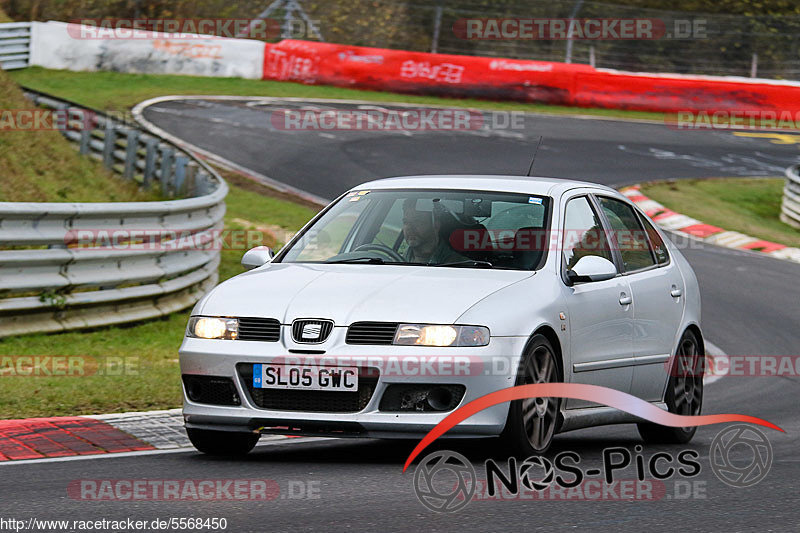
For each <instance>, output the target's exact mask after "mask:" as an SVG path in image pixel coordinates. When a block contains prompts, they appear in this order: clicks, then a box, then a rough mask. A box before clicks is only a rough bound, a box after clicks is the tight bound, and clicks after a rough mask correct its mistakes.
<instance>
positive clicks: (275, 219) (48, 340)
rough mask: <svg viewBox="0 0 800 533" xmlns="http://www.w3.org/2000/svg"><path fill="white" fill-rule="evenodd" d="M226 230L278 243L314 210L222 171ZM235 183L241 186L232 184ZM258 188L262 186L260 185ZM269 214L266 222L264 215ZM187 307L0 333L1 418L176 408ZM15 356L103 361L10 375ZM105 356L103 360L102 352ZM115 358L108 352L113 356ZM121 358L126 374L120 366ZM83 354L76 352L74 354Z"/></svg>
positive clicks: (232, 254) (232, 269)
mask: <svg viewBox="0 0 800 533" xmlns="http://www.w3.org/2000/svg"><path fill="white" fill-rule="evenodd" d="M225 177H226V178H227V179H228V183H229V185H230V186H231V192H230V194H229V195H228V198H227V201H226V203H227V212H226V215H225V227H226V229H244V230H253V229H256V230H261V233H258V234H259V235H263V236H264V242H265V244H270V245H276V244H277V245H280V244H281V240H282V238H281V234H282V233H283V232H295V231H297V230H298V229H299V228H300V227H301V226H302V225H303V224H304V223H305V222H306V221H307V220H308V219H309V218H311V217H312V216H313V215H314V214H315V212H316V209H313V208H310V207H307V206H302V205H298V204H296V203H294V202H289V201H287V200H284V199H281V198H275V197H270V196H265V194H269V192H270V190H269V189H267V188H266V187H262V186H261V185H258V184H255V183H252V182H250V181H249V180H244V179H243V178H238V177H236V176H235V175H229V174H226V175H225ZM237 183H240V185H237ZM262 189H263V190H262ZM264 220H268V221H269V222H270V224H269V225H264V223H263V221H264ZM243 253H244V250H241V249H231V248H228V249H225V248H223V251H222V263H221V265H220V268H219V272H220V280H223V279H227V278H229V277H231V276H234V275H236V274H238V273H240V272H242V267H241V266H240V265H239V261H240V260H241V257H242V254H243ZM188 317H189V310H186V311H183V312H180V313H173V314H171V315H169V316H167V317H164V318H162V319H157V320H151V321H147V322H143V323H139V324H132V325H123V326H115V327H105V328H99V329H96V330H93V331H88V332H80V331H73V332H67V333H57V334H38V335H26V336H22V337H12V338H4V339H0V418H24V417H35V416H60V415H75V414H91V413H110V412H119V411H138V410H147V409H166V408H171V407H180V405H181V386H180V372H179V370H178V347H179V346H180V343H181V339H182V337H183V331H184V328H185V326H186V320H187V319H188ZM14 356H40V357H44V356H77V357H79V358H87V359H86V360H88V361H97V360H101V361H103V360H104V361H106V363H107V372H106V374H107V375H88V376H80V375H78V376H72V377H70V376H64V377H61V376H59V377H24V376H15V374H16V368H15V366H14V365H15V363H16V361H19V360H15V359H12V357H14ZM106 358H108V359H106ZM112 358H114V359H112ZM117 358H123V359H122V360H121V361H124V367H125V368H126V371H125V373H123V374H122V375H114V374H117V373H118V369H119V368H120V365H119V362H120V359H117ZM78 361H81V359H78ZM89 366H90V365H89Z"/></svg>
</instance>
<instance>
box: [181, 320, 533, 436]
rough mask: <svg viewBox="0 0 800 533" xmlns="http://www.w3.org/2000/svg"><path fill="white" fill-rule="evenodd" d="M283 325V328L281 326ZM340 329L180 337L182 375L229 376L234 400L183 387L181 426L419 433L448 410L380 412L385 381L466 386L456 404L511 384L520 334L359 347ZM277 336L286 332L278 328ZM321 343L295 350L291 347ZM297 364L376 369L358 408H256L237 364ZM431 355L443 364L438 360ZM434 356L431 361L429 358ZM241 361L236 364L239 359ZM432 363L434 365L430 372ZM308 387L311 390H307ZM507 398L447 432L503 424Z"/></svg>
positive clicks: (484, 430) (479, 432)
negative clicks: (482, 341) (304, 334)
mask: <svg viewBox="0 0 800 533" xmlns="http://www.w3.org/2000/svg"><path fill="white" fill-rule="evenodd" d="M287 328H288V326H283V327H282V329H287ZM346 329H347V328H344V327H335V328H334V332H333V333H332V334H331V336H330V338H329V340H328V341H327V342H326V343H325V345H324V346H309V345H297V344H293V343H291V341H289V344H290V345H288V346H287V344H285V341H284V340H281V341H279V342H259V341H242V340H234V341H230V340H206V339H196V338H188V337H187V338H185V339H184V342H183V344H182V346H181V348H180V366H181V373H182V374H184V375H185V374H192V375H204V376H219V377H227V378H230V379H232V380H233V383H234V386H235V388H236V392H237V393H238V395H239V398H240V399H241V405H240V406H219V405H209V404H201V403H195V402H193V401H191V400H190V399H189V397H188V396H187V394H186V390H184V407H183V414H184V420H185V422H186V427H187V428H196V429H211V430H221V431H260V432H262V433H279V434H297V435H322V436H350V437H382V438H418V437H421V436H423V435H425V434H426V433H427V432H428V431H429V430H430V429H432V428H433V427H434V426H436V424H438V423H439V422H440V421H441V420H442V419H444V418H445V417H446V416H447V415H448V414H449V413H450V412H452V411H446V412H441V411H436V412H427V411H426V412H415V411H410V412H385V411H381V410H380V409H379V406H380V401H381V398H382V397H383V393H384V392H385V390H386V387H387V386H389V385H391V384H411V383H419V384H452V385H463V386H464V387H465V388H466V391H465V394H464V397H463V398H462V399H461V402H460V404H459V406H461V405H464V404H466V403H468V402H470V401H472V400H474V399H476V398H479V397H481V396H484V395H486V394H488V393H490V392H494V391H497V390H500V389H503V388H506V387H510V386H513V384H514V380H515V377H516V368H517V364H518V362H519V354H521V353H522V351H523V348H524V345H525V343H526V341H527V338H525V337H493V338H492V339H491V341H490V343H489V345H488V346H483V347H479V348H452V347H447V348H434V347H421V346H361V345H347V344H345V342H344V337H345V332H346ZM282 333H284V334H282V335H281V337H282V339H286V338H287V337H288V338H290V336H289V335H285V333H287V332H286V331H282ZM312 349H317V350H322V349H324V350H325V353H324V355H323V354H308V353H305V354H302V353H296V351H298V350H305V351H310V350H312ZM287 358H288V361H290V362H294V363H299V362H302V363H304V364H314V362H316V363H317V364H323V365H324V364H331V363H332V362H336V363H339V364H343V365H349V364H353V363H354V362H355V363H356V364H359V365H361V363H360V362H364V366H369V367H371V368H378V370H379V377H378V381H377V384H376V385H375V390H374V393H373V394H372V396H371V398H370V399H369V401H368V402H367V404H366V406H365V407H364V408H363V409H361V410H360V411H358V412H346V413H345V412H311V411H288V410H274V409H263V408H260V407H258V406H257V405H256V404H255V403H254V401H253V398H252V397H251V395H250V393H249V391H248V387H247V384H246V383H244V379H243V378H242V376H241V374H240V372H238V371H237V365H242V364H254V363H269V362H272V363H276V362H280V361H281V360H284V359H287ZM436 361H441V362H443V364H441V365H438V364H436ZM432 362H433V363H432ZM240 368H241V366H240ZM431 368H432V369H433V371H431ZM309 393H311V391H309ZM507 414H508V404H499V405H496V406H493V407H490V408H488V409H485V410H483V411H481V412H479V413H477V414H475V415H473V416H471V417H470V418H468V419H467V420H465V421H464V422H462V423H461V424H459V425H458V426H456V427H455V428H453V429H452V430H450V431H449V432H448V434H447V436H448V437H484V436H492V435H498V434H499V433H500V432H501V431H502V430H503V427H504V426H505V422H506V416H507Z"/></svg>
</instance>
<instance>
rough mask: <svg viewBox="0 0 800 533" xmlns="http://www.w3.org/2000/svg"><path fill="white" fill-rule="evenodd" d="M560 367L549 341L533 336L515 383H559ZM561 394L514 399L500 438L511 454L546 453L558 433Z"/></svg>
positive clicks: (542, 337)
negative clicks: (556, 396) (552, 396)
mask: <svg viewBox="0 0 800 533" xmlns="http://www.w3.org/2000/svg"><path fill="white" fill-rule="evenodd" d="M560 381H561V370H560V368H559V365H558V360H557V359H556V355H555V350H553V347H552V345H551V344H550V341H548V340H547V338H545V337H544V336H543V335H535V336H534V337H533V339H531V342H530V344H529V345H528V347H527V349H526V350H525V353H524V354H523V356H522V359H521V361H520V367H519V371H518V372H517V381H516V383H515V385H530V384H533V383H558V382H560ZM560 407H561V399H560V398H525V399H522V400H515V401H513V402H511V406H510V407H509V410H508V418H507V420H506V427H505V429H503V434H502V435H501V437H500V438H501V440H502V442H503V443H504V445H505V447H506V448H507V449H509V451H511V453H512V454H514V455H516V456H518V457H529V456H531V455H541V454H543V453H545V452H546V451H547V450H548V448H550V444H551V443H552V442H553V436H554V435H555V433H556V429H557V424H558V416H559V410H560Z"/></svg>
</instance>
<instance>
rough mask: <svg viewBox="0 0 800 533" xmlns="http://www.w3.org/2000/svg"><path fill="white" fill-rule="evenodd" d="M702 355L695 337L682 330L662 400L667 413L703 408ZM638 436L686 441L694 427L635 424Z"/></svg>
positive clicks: (655, 441) (650, 440)
mask: <svg viewBox="0 0 800 533" xmlns="http://www.w3.org/2000/svg"><path fill="white" fill-rule="evenodd" d="M704 364H705V354H704V353H703V349H702V348H701V346H700V343H699V341H698V339H697V336H696V335H695V334H694V333H692V332H691V331H689V330H686V331H685V332H684V333H683V336H682V337H681V341H680V343H679V344H678V351H677V353H676V356H675V360H674V361H673V363H672V370H671V371H670V373H669V374H670V375H669V379H668V380H667V393H666V395H665V396H664V401H665V402H666V404H667V410H668V411H669V412H670V413H675V414H678V415H690V416H696V415H699V414H700V412H701V411H702V408H703V365H704ZM637 427H638V429H639V435H641V436H642V439H644V441H645V442H647V443H651V444H686V443H687V442H689V441H690V440H692V437H694V434H695V432H697V426H693V427H685V428H673V427H668V426H660V425H658V424H651V423H640V424H637Z"/></svg>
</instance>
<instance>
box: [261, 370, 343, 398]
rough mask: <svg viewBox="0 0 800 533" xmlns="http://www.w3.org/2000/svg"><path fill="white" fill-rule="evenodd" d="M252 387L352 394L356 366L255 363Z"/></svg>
mask: <svg viewBox="0 0 800 533" xmlns="http://www.w3.org/2000/svg"><path fill="white" fill-rule="evenodd" d="M253 388H254V389H294V390H325V391H341V392H355V391H357V390H358V367H355V366H298V365H265V364H255V365H253Z"/></svg>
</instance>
